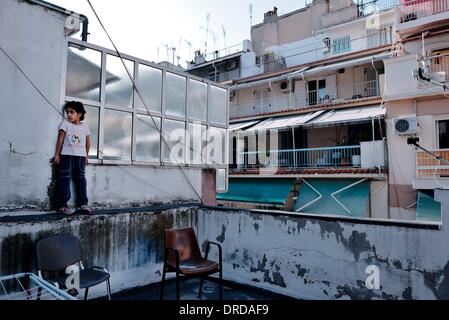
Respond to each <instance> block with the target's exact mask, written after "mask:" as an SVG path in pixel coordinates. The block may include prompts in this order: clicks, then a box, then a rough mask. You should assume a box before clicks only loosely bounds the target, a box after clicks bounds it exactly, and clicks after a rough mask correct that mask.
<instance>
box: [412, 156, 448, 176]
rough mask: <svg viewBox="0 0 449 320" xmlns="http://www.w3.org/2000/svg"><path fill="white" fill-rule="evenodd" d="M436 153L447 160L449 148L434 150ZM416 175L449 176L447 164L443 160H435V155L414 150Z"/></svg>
mask: <svg viewBox="0 0 449 320" xmlns="http://www.w3.org/2000/svg"><path fill="white" fill-rule="evenodd" d="M433 153H435V154H436V155H438V156H440V157H442V158H443V159H446V161H449V150H435V151H433ZM416 176H417V177H433V176H436V177H438V176H449V164H448V163H447V162H445V161H443V160H437V159H436V158H435V157H433V156H431V155H430V154H428V153H426V152H424V151H417V152H416Z"/></svg>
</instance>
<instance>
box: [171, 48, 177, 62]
mask: <svg viewBox="0 0 449 320" xmlns="http://www.w3.org/2000/svg"><path fill="white" fill-rule="evenodd" d="M171 50H172V51H173V56H172V59H173V62H172V63H173V65H175V55H176V48H175V47H172V48H171Z"/></svg>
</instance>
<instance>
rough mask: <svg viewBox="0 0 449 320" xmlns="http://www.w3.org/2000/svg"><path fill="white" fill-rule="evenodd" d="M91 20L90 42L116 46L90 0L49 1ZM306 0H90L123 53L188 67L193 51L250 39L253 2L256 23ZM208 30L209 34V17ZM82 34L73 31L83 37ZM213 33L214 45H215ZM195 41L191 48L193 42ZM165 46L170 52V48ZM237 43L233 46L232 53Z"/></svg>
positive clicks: (300, 4)
mask: <svg viewBox="0 0 449 320" xmlns="http://www.w3.org/2000/svg"><path fill="white" fill-rule="evenodd" d="M48 1H49V2H51V3H54V4H56V5H59V6H61V7H64V8H66V9H69V10H72V11H75V12H77V13H81V14H84V15H85V16H87V17H88V18H89V32H90V36H89V40H88V42H90V43H94V44H97V45H100V46H104V47H108V48H112V46H111V44H110V42H109V40H108V39H107V37H106V35H105V34H104V32H103V30H102V29H101V27H100V25H99V23H98V22H97V20H96V18H95V16H94V15H93V13H92V10H91V9H90V7H89V6H88V4H87V1H86V0H48ZM305 1H306V0H224V1H217V0H214V1H212V0H165V1H159V0H158V1H156V0H126V1H119V0H91V3H92V5H93V7H94V8H95V10H96V11H97V13H98V15H99V17H100V19H101V20H102V21H103V24H104V25H105V27H106V29H107V30H108V32H109V34H110V36H111V38H112V40H113V41H114V42H115V44H116V46H117V47H118V49H119V51H121V52H122V53H126V54H129V55H132V56H135V57H138V58H141V59H145V60H149V61H153V62H160V61H163V60H168V61H170V62H172V61H173V50H172V48H176V54H175V63H177V62H178V59H177V57H178V56H179V57H180V59H179V62H180V63H181V65H182V66H185V65H186V63H185V62H186V61H187V60H192V59H193V57H194V52H195V50H198V49H201V51H202V52H204V50H205V42H206V34H208V36H207V42H208V46H207V47H208V52H209V53H211V52H213V51H214V47H215V49H216V50H221V49H223V48H225V41H224V39H225V37H224V33H223V27H224V30H225V32H226V47H231V46H233V45H237V44H241V43H242V41H243V40H244V39H250V38H251V37H250V13H249V12H250V10H249V8H250V4H252V7H253V25H254V24H257V23H261V22H262V21H263V15H264V13H265V12H266V11H269V10H272V9H273V7H274V6H276V7H277V8H278V12H279V13H280V14H285V13H288V12H291V11H293V10H296V9H299V8H302V7H304V3H305ZM208 15H209V17H210V19H209V21H210V22H209V30H210V32H209V33H207V32H206V27H207V16H208ZM80 34H81V33H78V34H76V35H74V37H75V38H79V37H80ZM214 35H215V46H214ZM188 42H189V43H191V47H190V46H189V44H188ZM167 47H168V48H169V50H167ZM237 50H238V47H234V48H230V49H229V51H227V52H226V53H232V52H235V51H237Z"/></svg>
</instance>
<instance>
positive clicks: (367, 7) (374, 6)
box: [357, 0, 398, 17]
mask: <svg viewBox="0 0 449 320" xmlns="http://www.w3.org/2000/svg"><path fill="white" fill-rule="evenodd" d="M397 2H398V1H397V0H371V1H362V2H361V3H360V4H358V5H357V7H358V14H359V17H366V16H369V15H372V14H374V13H376V12H379V11H384V10H389V9H391V8H393V7H394V6H395V5H396V4H397Z"/></svg>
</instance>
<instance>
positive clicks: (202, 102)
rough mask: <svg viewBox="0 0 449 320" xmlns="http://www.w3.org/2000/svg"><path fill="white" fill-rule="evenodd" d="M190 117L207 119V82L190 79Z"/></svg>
mask: <svg viewBox="0 0 449 320" xmlns="http://www.w3.org/2000/svg"><path fill="white" fill-rule="evenodd" d="M189 83H190V92H189V109H190V119H194V120H201V121H207V84H205V83H202V82H199V81H196V80H190V81H189Z"/></svg>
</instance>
